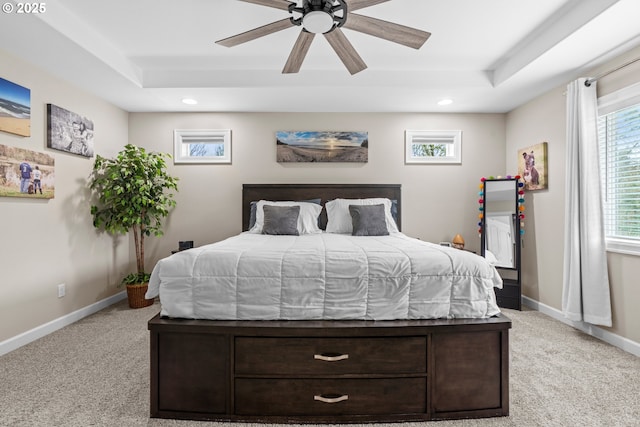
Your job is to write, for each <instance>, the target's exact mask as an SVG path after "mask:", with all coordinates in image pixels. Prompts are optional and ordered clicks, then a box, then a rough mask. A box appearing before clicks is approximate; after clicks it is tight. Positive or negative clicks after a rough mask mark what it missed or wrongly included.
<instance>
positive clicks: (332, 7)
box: [289, 0, 347, 34]
mask: <svg viewBox="0 0 640 427" xmlns="http://www.w3.org/2000/svg"><path fill="white" fill-rule="evenodd" d="M338 12H342V13H341V14H340V13H338ZM289 13H291V14H292V15H293V14H294V13H298V14H300V15H302V16H301V17H299V18H295V17H294V16H292V17H291V22H292V23H293V24H295V25H299V26H302V27H303V28H304V29H305V31H307V32H310V33H313V34H326V33H329V32H331V31H333V30H335V29H336V28H339V27H342V26H343V25H344V23H345V22H346V21H347V4H346V2H345V0H303V2H302V7H297V6H296V4H295V3H292V4H291V5H290V6H289Z"/></svg>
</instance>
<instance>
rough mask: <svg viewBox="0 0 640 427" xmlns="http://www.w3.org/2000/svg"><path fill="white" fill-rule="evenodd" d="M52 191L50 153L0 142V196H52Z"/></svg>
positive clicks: (51, 161)
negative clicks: (0, 143)
mask: <svg viewBox="0 0 640 427" xmlns="http://www.w3.org/2000/svg"><path fill="white" fill-rule="evenodd" d="M54 193H55V159H54V158H53V156H50V155H49V154H47V153H41V152H39V151H31V150H27V149H24V148H18V147H10V146H7V145H0V196H4V197H28V198H30V199H52V198H53V196H54Z"/></svg>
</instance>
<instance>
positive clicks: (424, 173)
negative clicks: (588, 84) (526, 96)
mask: <svg viewBox="0 0 640 427" xmlns="http://www.w3.org/2000/svg"><path fill="white" fill-rule="evenodd" d="M199 128H205V129H227V128H229V129H231V130H232V156H233V164H232V165H172V166H171V168H170V169H171V173H173V174H174V175H176V176H178V177H179V178H180V182H179V194H178V195H177V202H178V205H177V207H176V209H175V210H174V212H173V213H172V215H171V218H170V223H169V226H168V227H167V233H166V235H165V238H163V239H162V240H158V239H153V240H154V241H150V245H149V248H150V252H151V255H150V256H151V258H153V259H154V260H155V259H158V258H159V257H164V256H166V255H167V254H168V253H169V252H170V250H171V249H175V248H176V247H177V244H178V243H177V242H178V241H179V240H194V241H195V244H196V245H202V244H205V243H209V242H214V241H216V240H220V239H222V238H225V237H228V236H231V235H233V234H236V233H238V232H239V231H241V188H242V184H243V183H395V184H402V191H403V192H402V197H403V200H402V212H403V217H402V224H403V231H404V232H405V233H407V234H409V235H411V236H415V237H419V238H421V239H424V240H428V241H433V242H439V241H451V239H452V238H453V236H454V235H455V234H456V233H460V234H462V236H463V237H464V238H465V239H466V241H467V247H469V248H471V249H475V250H478V249H479V246H480V244H479V243H480V242H479V239H478V236H477V217H476V215H477V213H478V211H477V209H478V202H477V200H478V191H479V190H478V184H479V183H480V177H482V176H488V175H492V174H493V175H500V174H505V171H504V170H503V168H504V164H505V158H504V138H505V136H504V128H505V125H504V115H503V114H383V113H380V114H330V113H323V114H308V113H298V114H296V113H294V114H284V113H283V114H277V113H233V114H223V113H197V114H185V113H175V114H169V113H166V114H158V113H148V114H147V113H144V114H143V113H132V114H131V115H130V120H129V141H130V142H131V143H134V144H139V145H142V146H145V147H147V148H149V149H153V150H156V151H170V152H172V150H173V130H174V129H199ZM406 129H420V130H426V129H434V130H453V129H460V130H462V164H461V165H405V164H404V131H405V130H406ZM278 130H346V131H349V130H352V131H368V132H369V161H368V163H366V164H332V163H325V164H312V163H298V164H280V163H277V162H276V145H275V132H276V131H278Z"/></svg>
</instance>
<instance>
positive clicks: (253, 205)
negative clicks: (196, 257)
mask: <svg viewBox="0 0 640 427" xmlns="http://www.w3.org/2000/svg"><path fill="white" fill-rule="evenodd" d="M296 201H297V202H306V203H315V204H316V205H321V204H322V199H309V200H296ZM257 208H258V202H257V201H253V202H249V228H247V230H251V229H252V228H253V226H254V225H255V224H256V209H257ZM391 214H393V210H392V211H391ZM318 222H320V218H318Z"/></svg>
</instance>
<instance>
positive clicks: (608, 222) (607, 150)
mask: <svg viewBox="0 0 640 427" xmlns="http://www.w3.org/2000/svg"><path fill="white" fill-rule="evenodd" d="M598 141H599V145H600V172H601V181H602V195H603V209H604V221H605V235H606V237H607V238H612V239H619V240H626V241H632V242H633V243H638V244H640V104H636V105H632V106H630V107H626V108H623V109H620V110H618V111H614V112H610V113H607V114H603V115H600V117H599V119H598Z"/></svg>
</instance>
